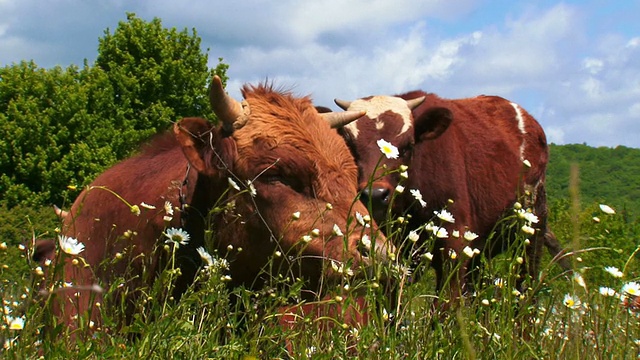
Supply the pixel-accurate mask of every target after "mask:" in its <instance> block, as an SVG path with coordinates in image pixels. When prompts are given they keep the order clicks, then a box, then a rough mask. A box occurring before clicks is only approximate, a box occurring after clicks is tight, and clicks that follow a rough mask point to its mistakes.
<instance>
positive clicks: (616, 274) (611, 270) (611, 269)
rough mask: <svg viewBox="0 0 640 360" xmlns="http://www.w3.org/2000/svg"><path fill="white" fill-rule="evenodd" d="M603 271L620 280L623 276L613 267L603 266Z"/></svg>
mask: <svg viewBox="0 0 640 360" xmlns="http://www.w3.org/2000/svg"><path fill="white" fill-rule="evenodd" d="M604 271H606V272H608V273H609V274H611V276H613V277H615V278H621V277H622V276H624V274H623V273H622V271H620V270H618V268H617V267H615V266H605V268H604Z"/></svg>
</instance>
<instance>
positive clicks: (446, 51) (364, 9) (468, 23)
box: [0, 0, 640, 148]
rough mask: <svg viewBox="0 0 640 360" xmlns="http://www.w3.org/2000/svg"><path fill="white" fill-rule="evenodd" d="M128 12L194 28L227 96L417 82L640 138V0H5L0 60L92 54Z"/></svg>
mask: <svg viewBox="0 0 640 360" xmlns="http://www.w3.org/2000/svg"><path fill="white" fill-rule="evenodd" d="M216 3H219V4H216ZM126 12H134V13H136V14H137V15H138V16H139V17H141V18H144V19H147V20H150V19H152V18H153V17H159V18H161V19H162V21H163V24H164V25H165V26H166V27H176V28H178V29H183V28H189V29H190V28H196V30H197V31H198V34H199V36H200V37H201V38H202V46H203V49H207V48H209V49H210V50H209V58H210V61H211V65H212V66H213V65H214V63H215V61H217V59H218V58H219V57H222V58H224V61H225V62H226V63H228V64H230V69H229V75H230V78H231V79H230V80H231V81H230V83H229V86H228V90H229V92H230V93H231V94H232V95H234V96H235V97H239V91H238V89H239V87H240V85H241V84H242V83H245V82H251V83H255V82H259V81H262V80H264V79H266V78H269V79H272V80H275V81H276V82H277V83H278V84H282V85H284V86H289V87H293V88H294V90H295V92H296V93H298V94H300V95H306V94H311V96H312V97H313V99H314V101H315V102H316V103H317V104H322V105H329V106H332V107H333V108H334V109H335V108H336V107H335V106H333V101H332V100H333V99H334V98H336V97H337V98H342V99H354V98H358V97H364V96H368V95H373V94H397V93H402V92H406V91H410V90H414V89H422V90H425V91H428V92H434V93H437V94H439V95H441V96H443V97H449V98H457V97H471V96H476V95H480V94H490V95H499V96H503V97H505V98H508V99H509V100H512V101H514V102H517V103H519V104H520V105H522V106H523V107H524V108H526V109H527V110H528V111H529V112H530V113H531V114H532V115H534V116H535V117H536V118H537V119H538V120H539V121H540V123H541V124H542V125H543V127H544V128H545V131H546V132H547V137H548V140H549V141H550V142H554V143H556V144H567V143H587V144H588V145H591V146H610V147H613V146H617V145H625V146H631V147H637V148H640V21H638V14H640V0H627V1H620V0H618V1H611V0H584V1H578V0H574V1H563V2H560V1H551V0H546V1H503V0H498V1H488V0H486V1H473V0H423V1H420V2H415V1H411V0H352V1H348V2H347V1H340V0H314V1H313V2H300V1H295V0H281V1H266V0H243V1H224V2H222V1H220V2H212V1H204V0H196V1H191V2H189V3H188V5H185V3H183V2H177V1H168V0H157V1H153V2H152V1H148V0H140V1H125V0H109V1H102V2H89V1H81V0H52V1H47V2H42V1H35V0H22V1H13V0H0V65H2V66H4V65H8V64H11V63H14V62H19V61H21V60H31V59H32V60H34V61H35V62H36V64H38V65H39V66H41V67H45V68H48V67H52V66H55V65H62V66H68V65H71V64H76V65H81V64H82V63H83V61H84V59H88V60H89V61H93V60H94V59H95V57H96V55H97V50H96V49H97V44H98V38H99V37H101V36H102V35H103V34H104V31H105V29H106V28H110V29H112V30H113V29H115V28H116V27H117V24H118V22H119V21H123V20H125V19H126V15H125V13H126Z"/></svg>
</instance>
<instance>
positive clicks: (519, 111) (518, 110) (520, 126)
mask: <svg viewBox="0 0 640 360" xmlns="http://www.w3.org/2000/svg"><path fill="white" fill-rule="evenodd" d="M510 104H511V106H513V108H514V109H515V110H516V121H517V122H518V130H520V133H521V134H522V135H524V134H526V133H527V131H526V130H525V127H524V117H523V116H522V109H521V108H520V105H518V104H516V103H510ZM525 145H526V144H525V140H524V137H522V144H520V160H521V161H524V148H525Z"/></svg>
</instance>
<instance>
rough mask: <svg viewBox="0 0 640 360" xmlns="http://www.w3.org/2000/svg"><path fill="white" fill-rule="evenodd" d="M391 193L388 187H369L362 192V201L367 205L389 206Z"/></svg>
mask: <svg viewBox="0 0 640 360" xmlns="http://www.w3.org/2000/svg"><path fill="white" fill-rule="evenodd" d="M389 194H390V191H389V189H387V188H386V187H367V188H365V189H364V190H362V200H363V202H364V203H365V204H368V203H369V201H371V204H372V205H384V206H387V205H389V198H390V196H389Z"/></svg>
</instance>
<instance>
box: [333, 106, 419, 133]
mask: <svg viewBox="0 0 640 360" xmlns="http://www.w3.org/2000/svg"><path fill="white" fill-rule="evenodd" d="M348 110H354V111H363V110H364V111H366V112H367V115H366V117H368V118H369V119H372V120H373V121H375V122H376V124H375V126H376V129H378V130H380V129H382V128H383V127H384V121H382V120H381V119H380V114H382V113H384V112H386V111H391V112H394V113H396V114H398V116H400V119H402V123H403V124H402V129H401V130H400V133H399V134H397V135H401V134H404V133H405V132H406V131H407V130H409V129H410V128H411V127H412V126H413V123H412V116H411V109H409V107H408V106H407V102H406V101H405V100H404V99H402V98H399V97H395V96H373V97H371V98H369V99H358V100H355V101H353V102H352V103H351V105H350V106H349V109H348ZM363 120H364V119H363ZM359 121H362V120H357V121H354V122H352V123H350V124H348V125H345V127H346V128H347V129H349V130H350V131H351V135H353V138H354V139H355V138H357V137H358V133H359V131H358V125H357V124H358V122H359Z"/></svg>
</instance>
